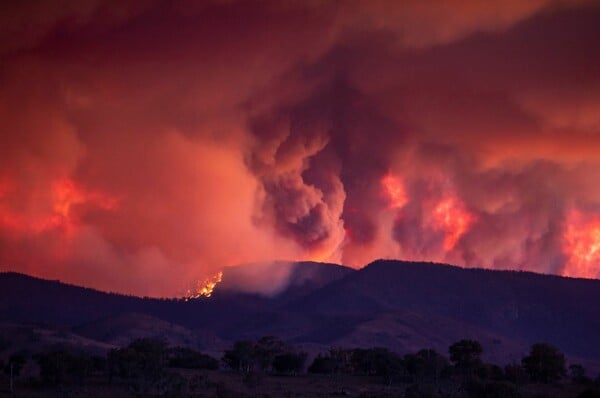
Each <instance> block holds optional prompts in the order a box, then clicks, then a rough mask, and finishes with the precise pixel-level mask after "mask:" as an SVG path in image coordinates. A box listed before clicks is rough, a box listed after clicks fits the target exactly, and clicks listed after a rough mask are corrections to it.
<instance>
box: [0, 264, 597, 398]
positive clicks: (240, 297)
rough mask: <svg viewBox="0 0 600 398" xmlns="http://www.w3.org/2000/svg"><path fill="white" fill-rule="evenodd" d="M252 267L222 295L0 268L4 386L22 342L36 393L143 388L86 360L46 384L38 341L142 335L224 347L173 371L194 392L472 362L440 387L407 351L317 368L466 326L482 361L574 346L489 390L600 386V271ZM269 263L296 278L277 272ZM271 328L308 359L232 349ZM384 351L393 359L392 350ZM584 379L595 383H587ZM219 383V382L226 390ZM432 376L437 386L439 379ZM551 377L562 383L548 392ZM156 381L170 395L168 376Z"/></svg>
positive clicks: (345, 387)
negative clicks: (546, 366)
mask: <svg viewBox="0 0 600 398" xmlns="http://www.w3.org/2000/svg"><path fill="white" fill-rule="evenodd" d="M273 267H276V268H285V272H273V271H274V268H273ZM248 269H249V268H245V267H234V268H227V269H225V270H224V274H223V281H222V282H221V283H220V284H219V285H217V287H216V289H215V291H214V292H213V295H212V296H211V297H210V298H206V297H201V298H198V299H194V300H189V301H186V300H182V299H153V298H139V297H133V296H125V295H119V294H111V293H104V292H100V291H96V290H93V289H87V288H81V287H77V286H72V285H67V284H64V283H61V282H59V281H48V280H42V279H38V278H33V277H30V276H26V275H22V274H16V273H1V274H0V360H1V361H2V369H3V370H4V373H3V376H2V384H1V386H0V389H3V390H4V391H6V390H7V389H8V387H6V385H7V383H8V382H7V377H8V373H7V372H9V370H6V369H8V368H7V364H9V363H10V362H11V359H10V358H11V357H12V356H14V355H21V356H24V357H25V358H26V364H25V366H24V367H23V369H22V372H21V374H20V375H19V377H18V378H15V383H16V384H15V386H16V387H18V391H23V393H24V394H25V395H24V396H39V395H40V394H41V396H43V395H44V394H50V396H51V395H52V394H53V393H55V394H58V393H59V392H60V394H61V395H65V394H66V396H73V394H76V395H75V396H77V394H79V395H78V396H87V395H98V394H99V395H100V396H102V394H106V395H105V396H118V394H121V393H123V394H126V395H127V394H129V395H131V394H132V393H135V394H138V395H139V392H135V391H134V390H135V389H133V390H132V387H131V385H129V384H128V383H129V382H128V381H126V378H125V379H123V378H122V380H120V379H119V377H116V376H115V377H112V378H111V382H110V383H108V374H109V373H110V372H108V370H107V369H106V368H102V369H101V368H98V369H96V370H95V371H94V372H90V373H86V376H85V377H86V382H85V385H84V386H80V385H78V384H77V382H76V381H73V380H71V382H69V383H63V382H60V383H47V380H46V382H45V383H42V384H39V383H41V382H40V380H42V379H43V377H42V375H41V373H40V372H41V369H40V365H39V361H38V359H36V355H39V354H47V353H51V352H54V351H56V350H63V351H66V352H72V353H76V354H77V355H80V354H81V353H85V355H86V356H96V357H99V358H105V359H106V358H107V355H108V353H110V352H111V350H118V349H119V348H120V347H126V346H127V345H128V344H129V343H130V342H131V341H133V340H135V339H139V338H147V339H152V340H158V341H162V342H164V343H166V344H168V345H170V346H172V347H184V348H187V349H191V350H194V351H197V352H202V353H204V354H207V355H210V356H212V357H214V358H216V360H217V362H218V363H219V364H220V365H219V366H220V367H221V368H220V370H207V369H203V370H199V369H196V370H181V369H175V370H171V371H170V374H174V375H177V376H174V377H176V378H178V379H179V380H180V381H181V380H183V379H185V380H186V381H185V383H183V384H184V385H185V389H184V390H185V391H186V392H185V394H184V395H183V396H186V394H187V395H192V396H194V395H196V396H202V395H199V394H205V395H206V394H208V395H206V396H244V394H246V395H248V394H250V396H264V395H265V394H267V395H269V396H329V395H336V394H337V395H348V396H386V394H387V395H388V396H407V397H408V396H461V395H456V394H459V393H460V392H461V391H463V392H464V391H466V390H465V386H464V383H465V380H464V377H462V376H464V375H462V376H461V378H460V380H457V376H456V372H454V373H453V372H450V373H449V374H445V376H444V377H446V378H445V379H444V380H445V381H444V382H443V383H445V384H444V386H445V387H444V388H440V385H438V384H435V383H438V381H439V380H437V379H436V380H435V383H434V386H433V387H432V386H431V383H430V381H431V380H429V381H427V380H422V379H419V378H417V379H415V378H414V377H413V378H412V379H410V380H409V379H406V377H408V376H407V374H406V371H407V370H406V369H407V366H409V365H407V363H405V362H402V361H404V359H402V361H401V362H402V364H403V365H402V366H401V368H402V369H404V370H402V371H401V372H400V371H398V372H397V374H395V377H394V378H393V380H392V382H390V381H389V380H388V381H387V382H386V381H384V382H382V377H383V376H381V375H374V374H373V371H372V370H368V371H365V372H355V371H348V369H347V367H344V366H341V365H340V366H341V367H340V366H338V367H336V368H335V369H334V370H330V371H327V372H325V373H326V374H306V373H305V372H306V370H307V369H308V368H309V367H310V365H311V363H312V361H313V360H314V359H315V358H317V357H318V354H321V355H329V354H327V353H330V352H331V351H330V349H331V348H332V347H333V348H335V347H344V349H345V350H353V349H356V348H363V349H367V348H368V349H371V348H372V347H382V349H386V350H387V352H389V353H393V354H394V355H398V356H399V358H404V356H406V355H409V354H411V353H412V354H414V353H418V352H421V350H423V349H428V350H431V351H432V352H436V353H440V355H441V356H445V357H448V355H449V353H448V347H449V346H450V345H451V344H453V343H455V342H457V341H460V340H462V339H467V340H473V341H477V342H478V343H479V344H481V346H482V347H483V351H482V353H481V354H480V360H481V362H482V363H486V364H495V365H497V366H499V368H501V369H503V371H504V370H505V368H504V367H505V366H506V365H510V364H517V365H522V360H523V358H524V357H526V356H527V355H528V353H529V352H530V349H531V347H532V345H533V344H535V343H540V342H541V343H547V344H548V345H550V346H552V347H558V348H559V349H560V351H561V353H564V356H565V362H564V363H565V368H564V372H563V373H561V375H560V377H559V378H557V379H556V380H553V381H552V382H550V383H540V382H537V381H535V380H532V379H531V377H529V378H526V379H524V380H520V381H519V382H518V383H520V384H518V383H517V381H515V380H513V381H508V382H509V383H512V385H511V386H509V387H508V388H509V389H510V388H512V387H513V385H517V384H518V394H520V395H511V394H512V392H511V391H508V392H506V391H505V392H503V393H498V394H499V395H498V394H497V395H489V394H491V393H489V392H486V393H485V394H487V395H482V394H484V393H483V392H481V391H480V390H473V391H478V392H476V393H473V391H471V393H470V394H471V395H468V396H498V397H504V396H506V397H511V396H540V397H541V396H565V397H566V396H573V397H575V396H577V395H578V394H579V393H580V392H581V391H583V390H584V389H585V388H587V387H593V386H594V384H593V383H594V379H595V378H596V376H597V375H598V372H599V371H600V281H598V280H584V279H573V278H563V277H558V276H550V275H539V274H534V273H529V272H515V271H490V270H480V269H463V268H458V267H453V266H448V265H442V264H432V263H412V262H402V261H387V260H380V261H376V262H374V263H372V264H369V265H368V266H366V267H365V268H363V269H360V270H353V269H350V268H347V267H343V266H339V265H335V264H320V263H310V262H307V263H283V262H282V263H273V264H269V265H268V266H264V268H260V266H258V267H254V268H253V271H252V272H255V273H256V272H259V273H260V274H261V278H262V279H261V288H262V289H263V291H262V293H261V291H259V290H258V289H254V288H251V289H248V288H247V286H246V287H244V288H241V289H240V286H243V282H244V281H245V280H249V279H250V278H249V275H248V274H247V272H248V271H247V270H248ZM271 274H273V275H278V276H281V275H285V278H284V279H282V278H280V277H278V278H276V279H275V278H272V279H269V275H271ZM240 281H241V282H242V285H240ZM265 292H266V293H265ZM263 336H277V337H278V339H280V341H282V342H284V343H285V344H286V345H290V346H294V347H297V349H298V350H301V352H303V353H305V356H306V358H305V360H306V363H305V364H304V365H303V367H301V368H298V369H296V370H295V371H294V372H292V373H293V374H294V375H291V374H287V373H289V372H287V373H286V372H283V373H286V374H281V372H273V371H271V370H270V369H267V371H261V372H259V377H258V381H256V380H255V381H256V382H254V381H252V377H254V376H252V375H254V373H253V372H250V368H246V370H244V369H240V368H239V367H236V366H233V367H231V366H228V365H224V364H223V362H222V361H221V358H222V357H223V354H224V353H225V352H226V351H227V350H231V347H232V346H233V345H234V342H236V341H237V342H239V341H259V340H260V338H261V337H263ZM282 344H283V343H282ZM81 355H83V354H81ZM347 355H350V354H347ZM350 356H351V355H350ZM13 359H14V358H13ZM338 359H339V358H338ZM396 359H398V358H396ZM336 360H337V359H336ZM378 360H381V361H383V362H384V363H388V362H389V358H387V359H378ZM446 361H450V358H446ZM59 362H61V361H59ZM409 362H410V361H409ZM450 362H451V361H450ZM450 362H448V363H450ZM342 363H343V361H342ZM330 364H331V363H330ZM454 365H455V364H454ZM570 365H577V366H579V367H580V368H582V369H585V371H586V372H587V373H585V377H583V376H581V375H580V376H581V377H579V379H577V372H579V371H578V369H579V368H575V369H574V370H572V369H569V366H570ZM336 366H337V365H336ZM490 366H491V365H490ZM409 367H410V366H409ZM263 370H264V369H263ZM488 370H489V369H488ZM496 370H497V369H496ZM107 372H108V373H107ZM403 372H404V373H403ZM486 372H488V371H486ZM570 372H575V373H574V374H573V375H571V374H570ZM488 373H489V372H488ZM113 376H114V375H113ZM179 376H181V377H179ZM488 376H489V375H487V374H486V375H485V377H483V378H481V375H478V376H477V377H478V378H479V379H478V380H479V381H480V382H481V383H483V384H482V386H483V387H482V386H479V387H481V388H484V389H485V388H487V387H485V386H486V385H488V384H490V383H491V382H494V383H495V382H500V383H504V382H505V381H507V380H505V377H504V376H502V377H499V376H498V374H496V376H498V377H496V376H494V377H496V379H498V380H496V379H494V378H490V377H491V376H490V377H488ZM190 378H191V379H190ZM383 379H385V377H383ZM575 379H577V380H579V382H574V381H573V380H575ZM582 380H585V383H583V384H582V383H580V382H581V381H582ZM172 381H173V380H172ZM36 383H37V384H36ZM198 383H200V384H198ZM203 383H204V384H203ZM515 383H517V384H515ZM197 385H202V386H204V387H202V388H200V387H197ZM3 386H4V387H3ZM40 386H41V387H40ZM50 386H52V387H51V388H50ZM194 386H196V387H194ZM218 386H221V387H219V388H220V389H219V390H218V391H219V394H220V395H215V394H217V387H218ZM313 387H314V389H313ZM471 387H473V386H471ZM479 387H477V385H475V387H473V388H479ZM40 388H41V389H40ZM432 388H433V390H435V391H429V390H430V389H432ZM490 388H492V387H490ZM494 388H496V387H494ZM498 388H502V386H500V387H498ZM63 389H67V390H65V391H62V390H63ZM90 389H91V390H90ZM194 389H195V390H194ZM415 389H416V390H415ZM422 389H424V390H423V391H421V390H422ZM546 389H550V390H552V391H551V393H550V392H544V391H546ZM192 390H193V391H192ZM229 390H232V391H233V392H231V391H229ZM52 391H53V392H52ZM61 391H62V392H61ZM92 391H93V394H92ZM286 391H288V392H290V391H291V392H290V393H289V394H292V395H289V394H288V392H286ZM534 391H535V393H534ZM63 393H64V394H63ZM488 393H489V394H488ZM538 393H539V394H538ZM211 394H212V395H211ZM223 394H225V395H223ZM227 394H230V395H227ZM231 394H233V395H231ZM294 394H299V395H294ZM398 394H403V395H398ZM411 394H412V395H411ZM431 394H433V395H431ZM435 394H438V395H435ZM440 394H441V395H440ZM448 394H450V395H448ZM473 394H475V395H473ZM477 394H479V395H477ZM536 394H538V395H536ZM142 395H144V394H142ZM151 395H156V396H165V395H164V394H163V393H162V392H160V391H158V390H157V391H154V392H153V393H152V394H151Z"/></svg>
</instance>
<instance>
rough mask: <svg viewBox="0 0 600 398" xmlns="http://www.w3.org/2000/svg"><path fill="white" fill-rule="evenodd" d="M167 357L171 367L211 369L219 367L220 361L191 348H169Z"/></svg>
mask: <svg viewBox="0 0 600 398" xmlns="http://www.w3.org/2000/svg"><path fill="white" fill-rule="evenodd" d="M167 358H168V366H169V367H170V368H183V369H210V370H216V369H218V368H219V361H217V360H216V359H215V358H213V357H211V356H209V355H206V354H202V353H200V352H196V351H194V350H192V349H189V348H183V347H176V348H169V349H168V350H167Z"/></svg>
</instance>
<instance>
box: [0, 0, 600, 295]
mask: <svg viewBox="0 0 600 398" xmlns="http://www.w3.org/2000/svg"><path fill="white" fill-rule="evenodd" d="M0 15H1V16H0V120H2V127H1V130H0V138H1V144H0V159H1V160H0V269H1V270H14V271H20V272H26V273H30V274H34V275H39V276H43V277H49V278H59V279H61V280H64V281H67V282H71V283H78V284H83V285H86V286H92V287H95V288H100V289H105V290H110V291H119V292H126V293H134V294H141V295H152V296H169V295H174V294H177V293H178V292H179V291H180V290H181V289H183V288H184V287H185V286H188V285H189V283H190V281H193V280H198V279H200V280H202V279H204V278H207V277H211V276H212V275H214V274H215V273H216V272H218V271H219V270H220V269H221V268H222V267H224V266H227V265H235V264H242V263H258V262H270V261H272V260H275V259H285V260H319V261H336V262H342V263H344V264H348V265H352V266H362V265H364V264H366V263H367V262H369V261H371V260H373V259H376V258H381V257H398V258H403V259H408V260H432V261H443V262H450V263H454V264H458V265H462V266H467V267H486V268H497V269H527V270H534V271H538V272H546V273H556V274H561V275H568V276H574V277H590V278H598V277H600V184H598V181H600V52H599V51H598V45H597V42H598V38H599V37H600V7H598V3H597V2H593V1H577V2H572V1H569V2H566V1H564V2H563V1H553V0H527V1H497V2H481V1H463V2H459V3H457V2H453V1H445V0H440V1H435V2H432V3H430V2H422V1H417V0H415V1H412V0H410V1H404V2H389V1H379V0H375V1H369V2H358V1H352V0H348V1H339V2H320V1H314V2H313V1H309V2H283V3H282V2H277V1H256V2H255V1H227V2H223V1H217V0H215V1H206V2H201V3H198V4H192V3H191V2H167V1H153V2H145V1H142V2H140V1H136V0H130V1H118V2H117V1H112V0H84V1H77V2H74V1H68V0H65V1H60V2H56V1H46V0H39V1H32V2H16V1H15V2H8V3H7V4H5V5H3V6H2V12H1V13H0ZM267 269H268V267H267ZM249 275H252V273H249ZM257 278H258V277H257ZM258 279H260V280H262V279H261V278H258ZM249 285H252V284H251V283H249ZM252 286H254V285H252Z"/></svg>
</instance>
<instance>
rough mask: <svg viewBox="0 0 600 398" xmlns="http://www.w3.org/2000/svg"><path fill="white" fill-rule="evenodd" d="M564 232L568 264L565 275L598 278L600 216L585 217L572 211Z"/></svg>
mask: <svg viewBox="0 0 600 398" xmlns="http://www.w3.org/2000/svg"><path fill="white" fill-rule="evenodd" d="M567 219H568V221H567V227H566V229H565V231H564V236H563V238H564V249H565V254H566V255H567V256H568V262H567V264H566V266H565V268H564V269H563V275H565V276H576V277H585V278H597V277H598V274H599V273H600V216H596V217H585V216H584V215H583V214H582V213H581V212H579V211H576V210H574V211H572V212H571V213H570V214H569V216H568V217H567Z"/></svg>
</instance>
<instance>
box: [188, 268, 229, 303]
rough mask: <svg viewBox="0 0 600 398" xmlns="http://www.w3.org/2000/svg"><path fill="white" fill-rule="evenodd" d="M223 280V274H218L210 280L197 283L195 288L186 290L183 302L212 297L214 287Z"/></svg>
mask: <svg viewBox="0 0 600 398" xmlns="http://www.w3.org/2000/svg"><path fill="white" fill-rule="evenodd" d="M222 280H223V272H219V273H217V274H216V275H213V276H212V277H210V278H207V279H204V280H203V281H198V282H197V284H196V287H195V288H193V289H188V290H187V291H186V293H185V295H184V297H183V298H184V300H185V301H189V300H191V299H197V298H200V297H210V296H212V293H213V291H214V290H215V287H216V286H217V285H218V284H219V283H220V282H221V281H222Z"/></svg>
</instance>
